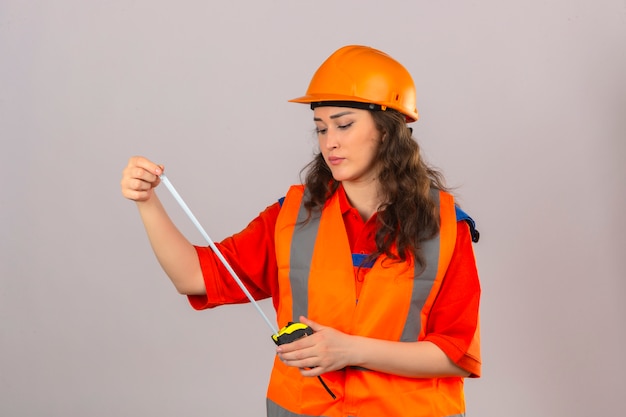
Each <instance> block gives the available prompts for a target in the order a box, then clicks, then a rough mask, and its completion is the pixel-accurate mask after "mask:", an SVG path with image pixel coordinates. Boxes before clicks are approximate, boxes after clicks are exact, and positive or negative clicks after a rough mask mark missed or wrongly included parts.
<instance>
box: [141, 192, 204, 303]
mask: <svg viewBox="0 0 626 417" xmlns="http://www.w3.org/2000/svg"><path fill="white" fill-rule="evenodd" d="M136 204H137V208H138V209H139V214H140V216H141V220H142V222H143V225H144V227H145V229H146V233H147V235H148V239H149V240H150V245H151V246H152V250H153V251H154V254H155V255H156V258H157V260H158V261H159V264H160V265H161V267H162V268H163V271H165V273H166V274H167V276H168V277H169V278H170V280H171V281H172V283H173V284H174V286H175V287H176V290H177V291H178V292H179V293H181V294H186V295H202V294H205V293H206V289H205V286H204V281H203V278H202V271H201V269H200V262H199V260H198V255H197V252H196V250H195V248H194V246H193V245H192V244H191V243H190V242H189V241H188V240H187V238H185V236H184V235H183V234H182V233H181V232H180V231H179V230H178V228H177V227H176V226H175V225H174V223H173V222H172V220H171V219H170V217H169V216H168V214H167V212H166V211H165V208H164V207H163V205H162V204H161V201H160V200H159V198H158V197H157V195H156V193H154V194H153V195H152V197H151V198H150V199H149V200H147V201H137V202H136Z"/></svg>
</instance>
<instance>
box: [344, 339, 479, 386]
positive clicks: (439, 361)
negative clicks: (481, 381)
mask: <svg viewBox="0 0 626 417" xmlns="http://www.w3.org/2000/svg"><path fill="white" fill-rule="evenodd" d="M352 338H353V340H352V348H351V351H352V355H351V356H352V360H351V361H350V362H351V364H352V365H354V366H361V367H363V368H367V369H372V370H375V371H379V372H385V373H389V374H394V375H400V376H407V377H413V378H434V377H448V376H461V377H466V376H468V375H469V372H467V371H465V370H463V369H461V368H459V367H458V366H456V365H455V364H454V362H452V361H451V360H450V358H448V357H447V356H446V354H445V353H444V352H443V351H442V350H441V349H440V348H439V347H438V346H437V345H435V344H434V343H431V342H426V341H423V342H391V341H387V340H379V339H371V338H366V337H360V336H352Z"/></svg>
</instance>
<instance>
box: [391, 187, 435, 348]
mask: <svg viewBox="0 0 626 417" xmlns="http://www.w3.org/2000/svg"><path fill="white" fill-rule="evenodd" d="M430 195H431V197H432V198H433V199H434V200H435V204H436V206H439V191H437V190H433V192H431V193H430ZM422 254H423V255H424V260H425V261H426V267H425V268H424V269H423V271H422V267H421V266H419V265H418V264H417V263H415V267H414V268H415V272H414V275H413V276H414V277H419V279H415V282H414V283H413V294H412V295H411V306H410V307H409V312H408V314H407V317H406V321H405V322H404V329H403V330H402V336H401V337H400V341H401V342H414V341H416V340H417V337H418V336H419V334H420V331H421V330H422V321H421V311H422V308H423V307H424V304H425V303H426V299H427V298H428V295H429V294H430V291H431V290H432V288H433V282H435V278H437V268H438V267H439V235H437V236H435V237H434V238H432V239H429V240H427V241H425V242H422Z"/></svg>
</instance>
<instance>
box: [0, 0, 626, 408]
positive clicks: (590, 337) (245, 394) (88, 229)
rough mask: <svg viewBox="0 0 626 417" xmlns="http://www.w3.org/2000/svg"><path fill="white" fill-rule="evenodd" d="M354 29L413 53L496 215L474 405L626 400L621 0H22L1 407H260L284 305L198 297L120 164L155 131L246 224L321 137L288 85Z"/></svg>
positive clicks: (6, 111) (6, 212)
mask: <svg viewBox="0 0 626 417" xmlns="http://www.w3.org/2000/svg"><path fill="white" fill-rule="evenodd" d="M351 43H358V44H366V45H370V46H374V47H376V48H379V49H382V50H384V51H386V52H388V53H389V54H391V55H392V56H394V57H395V58H397V59H398V60H399V61H401V62H402V63H404V64H405V66H406V67H407V68H408V69H409V71H410V72H411V73H412V74H413V76H414V78H415V81H416V84H417V90H418V107H419V110H420V112H421V120H420V121H419V122H418V123H417V124H415V125H414V127H415V132H416V134H417V136H418V138H419V141H420V143H421V144H422V147H423V148H424V151H425V154H426V156H427V158H428V159H429V160H430V161H431V162H432V163H433V164H434V165H436V166H438V167H440V168H441V169H442V170H443V171H444V172H445V173H446V175H447V178H448V180H449V183H450V184H451V185H454V186H457V187H458V189H457V194H458V196H459V198H460V201H461V203H462V204H463V206H464V208H465V209H466V211H468V212H469V213H470V214H471V215H472V216H473V217H474V218H475V220H476V221H477V223H478V225H479V229H480V231H481V233H482V240H481V242H480V243H479V244H478V245H477V246H476V253H477V257H478V262H479V268H480V272H481V279H482V285H483V303H482V310H481V314H482V332H483V337H482V340H483V359H484V377H483V378H481V379H478V380H469V381H468V383H467V402H468V411H469V412H468V415H469V416H482V417H496V416H497V417H500V416H508V417H528V416H533V417H543V416H546V417H553V416H566V415H567V416H580V417H587V416H594V415H598V416H601V415H607V414H608V415H617V414H619V413H621V412H622V411H623V405H622V402H623V401H622V397H623V395H624V394H623V393H624V391H625V389H626V384H625V383H624V372H625V371H626V366H625V365H626V363H625V356H626V355H624V346H625V345H626V325H625V324H624V319H625V318H626V307H625V303H624V300H623V299H624V294H625V290H626V284H625V283H624V282H625V279H624V278H625V275H626V274H625V273H624V266H625V262H624V259H625V258H626V257H625V255H624V250H625V249H626V237H625V236H626V220H625V217H626V216H625V215H624V209H625V208H626V173H625V169H624V166H623V159H624V157H625V156H626V146H625V142H626V140H625V139H626V75H625V74H626V2H625V1H623V0H594V1H591V0H587V1H583V0H577V1H576V0H575V1H572V0H568V1H565V0H543V1H540V0H528V1H524V2H502V1H496V0H491V1H437V2H432V1H413V2H408V1H405V2H402V1H386V2H381V1H364V0H358V1H357V0H344V1H328V0H321V1H316V2H301V1H292V0H271V1H265V2H259V1H250V0H248V1H231V2H210V1H197V0H187V1H179V2H170V1H164V0H151V1H147V0H137V1H127V0H124V1H121V0H114V1H113V0H112V1H99V2H96V1H79V0H59V1H54V2H52V1H41V0H40V1H34V0H33V1H28V0H27V1H17V0H3V1H2V2H1V3H0V141H1V145H2V147H1V150H0V245H1V246H0V277H1V278H0V415H2V416H94V417H99V416H147V415H150V416H155V417H160V416H174V415H177V416H179V415H186V416H207V415H208V416H262V415H263V413H264V394H265V387H266V383H267V379H268V376H269V370H270V365H271V361H272V357H273V352H274V346H273V344H272V342H271V341H270V332H269V329H267V328H266V326H265V324H264V323H263V321H262V320H261V319H260V318H259V317H258V316H257V313H256V312H255V311H254V309H253V308H252V307H251V306H249V305H246V306H235V307H232V306H230V307H223V308H219V309H216V310H213V311H207V312H194V311H193V310H192V309H191V308H190V307H189V306H188V305H187V303H186V301H185V299H184V298H183V297H181V296H179V295H177V293H176V291H175V290H174V288H173V286H172V285H171V284H170V283H169V281H168V280H167V278H166V277H165V275H164V274H163V273H162V271H161V270H160V268H159V266H158V265H157V263H156V261H155V259H154V257H153V256H152V253H151V251H150V248H149V245H148V242H147V239H146V238H145V235H144V232H143V229H142V226H141V223H140V221H139V217H138V215H137V213H136V210H135V208H134V206H133V203H131V202H129V201H127V200H124V199H123V198H122V197H121V194H120V192H119V179H120V177H121V171H122V169H123V167H124V166H125V164H126V161H127V159H128V157H130V156H131V155H134V154H142V155H145V156H148V157H150V158H152V159H154V160H156V161H158V162H160V163H163V164H165V166H166V169H167V172H168V174H169V178H170V179H171V180H172V182H173V183H174V185H175V186H176V187H177V188H178V190H179V191H180V193H181V194H182V195H183V197H185V199H186V200H187V202H188V204H189V205H190V206H191V207H192V209H193V210H194V211H195V212H196V214H197V216H198V218H199V219H200V221H201V222H202V223H203V224H204V226H205V227H206V228H207V230H208V231H209V233H210V234H211V236H212V237H213V238H214V239H215V240H220V239H222V238H223V237H225V236H227V235H229V234H231V233H234V232H236V231H239V230H240V229H242V228H243V227H244V226H245V225H246V224H247V222H248V221H249V220H250V219H252V218H253V217H254V216H255V215H256V214H257V213H258V212H259V211H261V210H262V209H264V208H265V207H266V206H267V205H269V204H271V203H273V202H274V201H275V200H276V199H277V198H279V197H281V196H282V195H283V194H284V192H285V191H286V189H287V187H288V185H289V184H291V183H294V182H297V181H298V173H299V170H300V168H302V167H303V166H304V164H305V163H306V162H307V161H308V160H309V158H310V157H311V155H312V151H313V149H314V146H315V141H314V138H313V135H312V128H313V124H312V122H311V113H310V110H308V108H307V107H306V106H302V105H296V104H291V103H287V100H288V99H289V98H292V97H295V96H299V95H301V94H302V93H304V91H305V89H306V87H307V85H308V82H309V80H310V77H311V75H312V74H313V72H314V70H315V69H316V68H317V67H318V66H319V64H321V62H322V61H323V60H324V59H325V58H326V57H327V56H328V55H329V54H330V53H331V52H332V51H334V50H335V49H337V48H339V47H340V46H343V45H345V44H351ZM161 195H162V196H163V198H164V200H166V203H167V204H168V207H170V209H171V213H172V216H173V217H174V218H175V219H176V221H177V223H178V224H179V225H180V227H181V228H182V229H183V230H184V231H186V233H187V234H188V235H189V237H190V238H191V239H192V240H193V241H195V242H197V243H201V242H202V239H201V237H200V236H199V234H198V233H197V232H195V231H194V230H193V227H192V226H191V225H190V224H189V222H188V221H187V220H186V218H185V217H184V215H183V214H182V212H181V211H180V210H179V209H178V208H177V207H176V206H175V204H174V203H173V201H172V200H171V198H168V197H169V195H168V194H167V193H165V190H163V192H161ZM263 308H264V309H265V310H266V311H267V312H268V314H272V312H271V305H270V304H269V303H268V302H264V303H263Z"/></svg>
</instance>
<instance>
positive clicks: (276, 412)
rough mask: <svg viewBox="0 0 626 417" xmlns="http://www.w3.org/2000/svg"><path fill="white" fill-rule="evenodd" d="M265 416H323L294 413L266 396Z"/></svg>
mask: <svg viewBox="0 0 626 417" xmlns="http://www.w3.org/2000/svg"><path fill="white" fill-rule="evenodd" d="M266 407H267V417H323V416H309V415H308V414H296V413H292V412H291V411H289V410H286V409H284V408H283V407H281V406H280V405H278V404H276V403H275V402H274V401H272V400H270V399H269V398H266Z"/></svg>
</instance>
